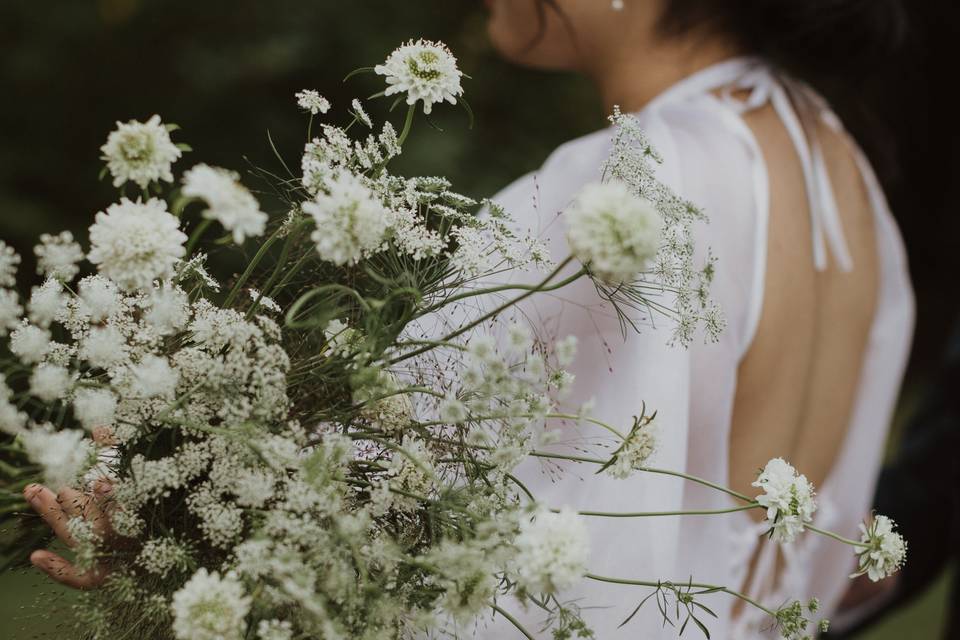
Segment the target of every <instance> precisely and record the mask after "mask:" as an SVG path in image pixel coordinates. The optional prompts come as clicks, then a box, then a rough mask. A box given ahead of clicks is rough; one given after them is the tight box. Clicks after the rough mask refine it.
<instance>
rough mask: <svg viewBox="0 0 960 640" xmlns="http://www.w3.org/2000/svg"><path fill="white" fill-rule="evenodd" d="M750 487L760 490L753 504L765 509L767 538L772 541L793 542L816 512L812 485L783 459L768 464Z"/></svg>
mask: <svg viewBox="0 0 960 640" xmlns="http://www.w3.org/2000/svg"><path fill="white" fill-rule="evenodd" d="M753 486H754V487H760V488H762V489H763V491H764V493H763V495H760V496H757V502H758V503H759V504H760V505H762V506H764V507H766V509H767V520H769V521H770V523H771V529H770V537H771V538H772V539H773V540H774V541H777V542H793V541H794V540H795V539H796V537H797V536H798V535H800V533H802V532H803V529H804V526H806V525H807V524H809V523H810V522H812V521H813V513H814V511H816V510H817V504H816V502H814V500H813V496H814V493H813V485H812V484H810V482H809V481H808V480H807V478H806V476H804V475H802V474H797V471H796V469H794V468H793V466H791V465H790V464H789V463H787V462H786V461H785V460H784V459H783V458H774V459H773V460H771V461H770V462H768V463H767V465H766V467H764V469H763V471H762V472H761V473H760V475H759V476H758V477H757V480H756V482H754V483H753Z"/></svg>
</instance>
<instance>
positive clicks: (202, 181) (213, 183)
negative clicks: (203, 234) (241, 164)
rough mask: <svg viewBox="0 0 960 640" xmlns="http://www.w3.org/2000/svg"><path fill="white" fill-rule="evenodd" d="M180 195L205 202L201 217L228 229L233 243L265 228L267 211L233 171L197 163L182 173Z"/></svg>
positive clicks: (254, 235)
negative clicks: (264, 210)
mask: <svg viewBox="0 0 960 640" xmlns="http://www.w3.org/2000/svg"><path fill="white" fill-rule="evenodd" d="M183 195H185V196H188V197H190V198H200V199H201V200H203V201H204V202H206V203H207V206H208V207H209V208H208V209H206V210H205V211H204V212H203V217H204V218H208V219H210V220H216V221H217V222H219V223H220V224H221V225H223V228H224V229H226V230H227V231H230V232H232V233H233V241H234V242H236V243H237V244H243V241H244V240H245V239H246V238H247V237H248V236H250V237H256V236H259V235H262V234H263V230H264V229H265V228H266V224H267V214H265V213H264V212H262V211H260V204H259V203H258V202H257V199H256V198H254V197H253V194H251V193H250V191H248V190H247V188H246V187H244V186H243V185H242V184H240V176H238V175H237V174H236V173H234V172H233V171H227V170H226V169H221V168H219V167H211V166H208V165H205V164H198V165H197V166H195V167H193V168H192V169H190V170H189V171H187V172H186V173H184V174H183Z"/></svg>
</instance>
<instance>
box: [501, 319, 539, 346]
mask: <svg viewBox="0 0 960 640" xmlns="http://www.w3.org/2000/svg"><path fill="white" fill-rule="evenodd" d="M507 347H508V348H509V349H510V350H511V351H513V352H514V353H526V352H527V351H529V350H530V349H531V348H532V347H533V337H532V336H531V335H530V327H528V326H527V325H525V324H522V323H520V322H515V323H513V324H511V325H510V326H509V327H507Z"/></svg>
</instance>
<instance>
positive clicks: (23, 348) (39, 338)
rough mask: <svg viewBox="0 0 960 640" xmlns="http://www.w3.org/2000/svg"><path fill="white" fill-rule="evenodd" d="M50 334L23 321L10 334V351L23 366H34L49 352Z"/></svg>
mask: <svg viewBox="0 0 960 640" xmlns="http://www.w3.org/2000/svg"><path fill="white" fill-rule="evenodd" d="M51 346H52V345H51V344H50V332H49V331H47V330H46V329H43V328H41V327H37V326H35V325H32V324H27V323H26V321H24V323H23V324H21V325H20V326H19V327H17V330H16V331H14V332H13V333H12V334H10V351H11V352H13V354H14V355H15V356H17V357H18V358H20V361H21V362H23V363H24V364H36V363H38V362H40V361H41V360H43V357H44V356H45V355H47V354H48V353H49V352H50V349H51Z"/></svg>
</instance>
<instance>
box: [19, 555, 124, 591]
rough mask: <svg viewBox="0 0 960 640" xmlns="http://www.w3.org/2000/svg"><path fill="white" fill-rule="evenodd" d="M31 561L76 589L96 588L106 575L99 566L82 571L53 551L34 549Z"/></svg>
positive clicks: (60, 581)
mask: <svg viewBox="0 0 960 640" xmlns="http://www.w3.org/2000/svg"><path fill="white" fill-rule="evenodd" d="M30 563H31V564H33V566H35V567H36V568H38V569H40V570H41V571H43V572H44V573H46V574H47V575H48V576H50V577H51V578H52V579H53V580H55V581H57V582H59V583H60V584H63V585H66V586H68V587H72V588H74V589H94V588H96V587H99V586H100V585H101V584H103V580H104V578H105V577H106V574H105V572H104V571H103V570H102V569H99V568H95V569H91V570H90V571H87V572H86V573H80V572H79V571H78V570H77V568H76V567H74V566H73V565H72V564H70V563H69V562H68V561H67V560H65V559H64V558H62V557H61V556H58V555H57V554H55V553H53V552H52V551H46V550H41V551H34V552H33V553H32V554H30Z"/></svg>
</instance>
